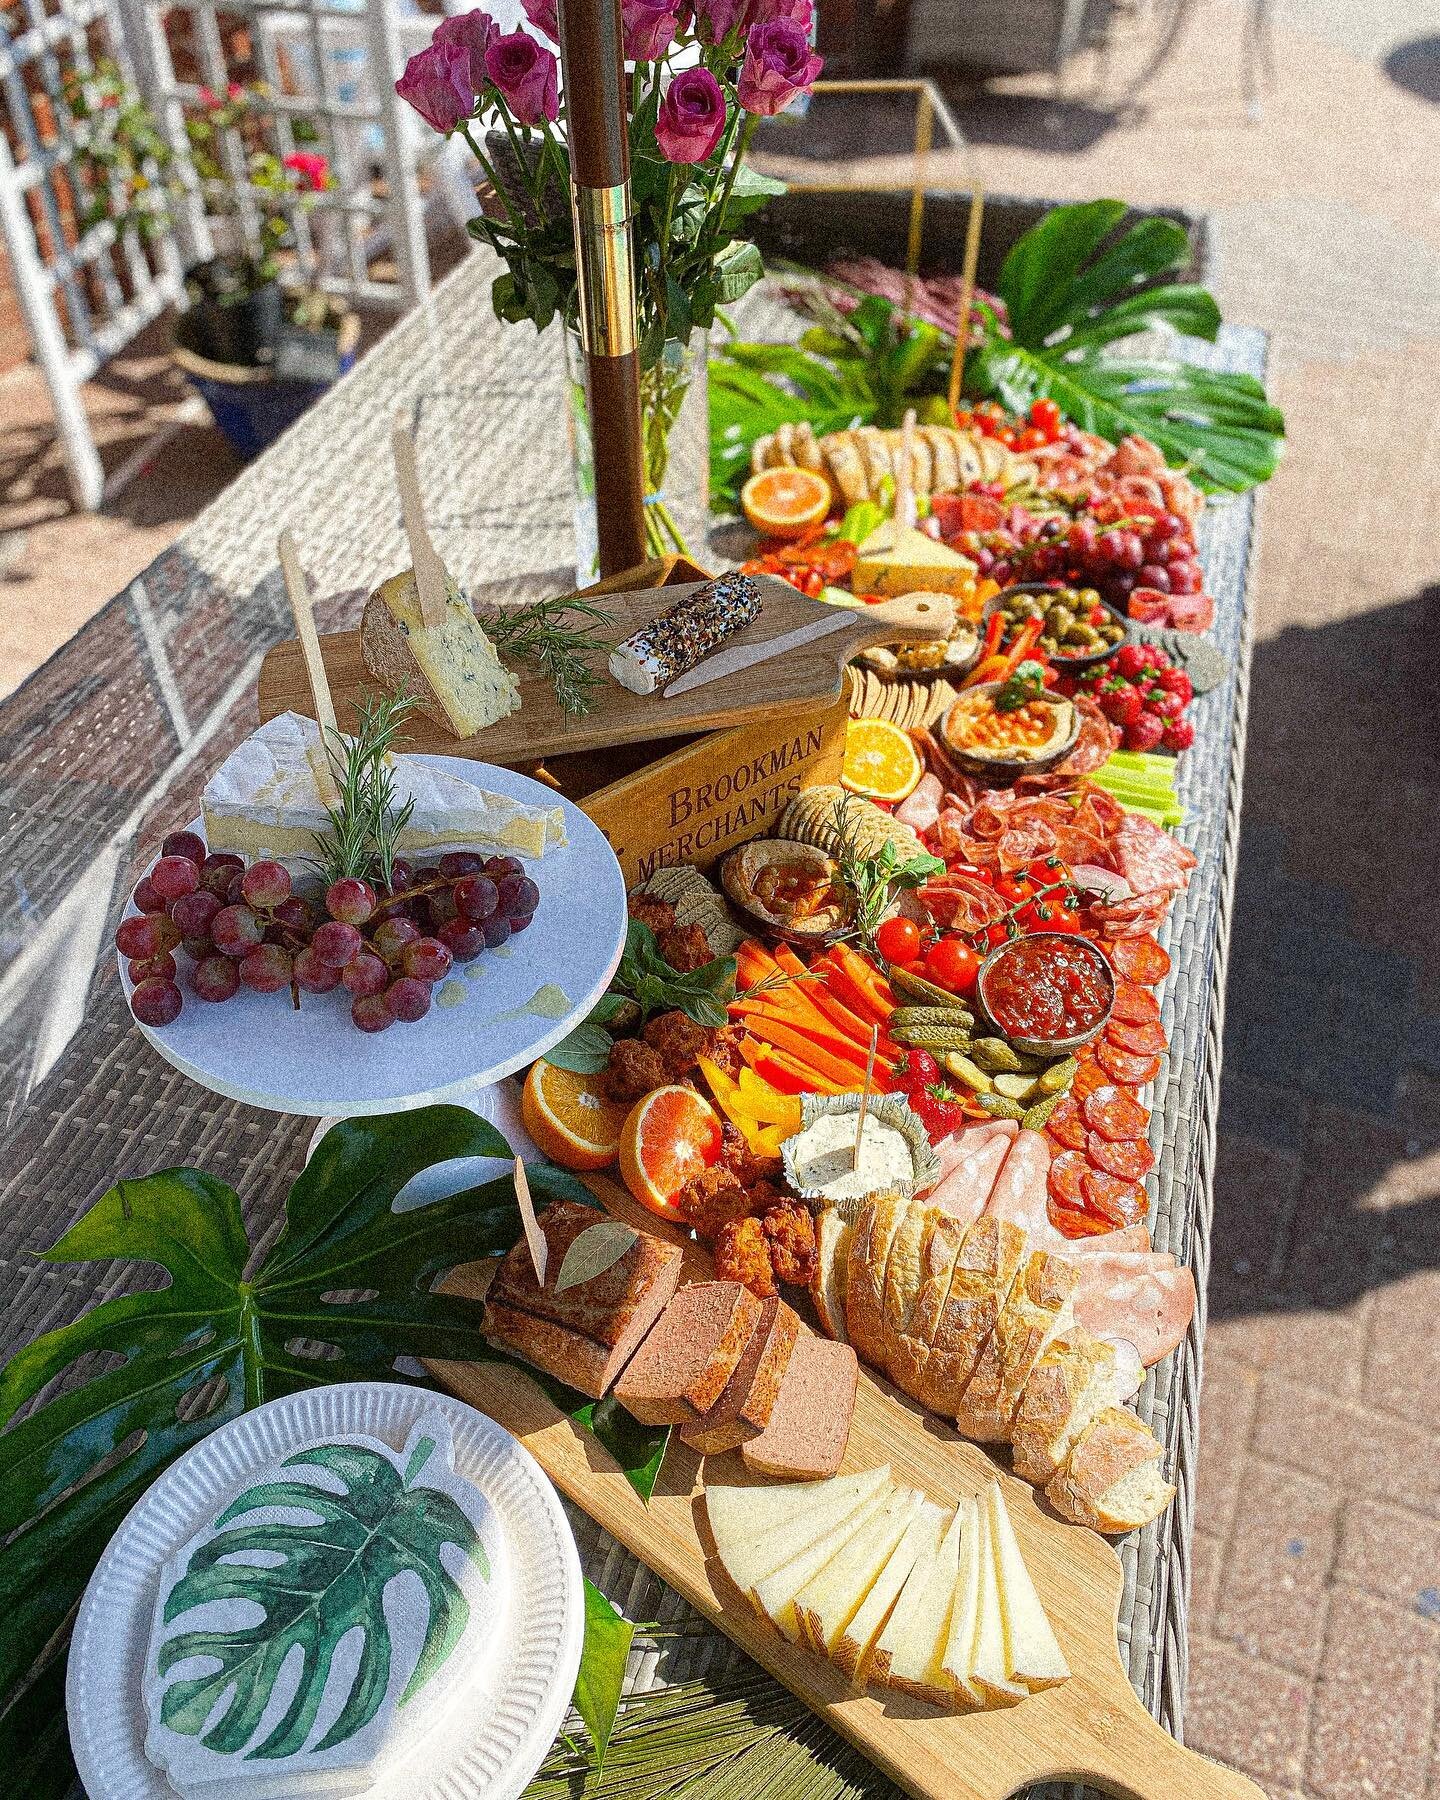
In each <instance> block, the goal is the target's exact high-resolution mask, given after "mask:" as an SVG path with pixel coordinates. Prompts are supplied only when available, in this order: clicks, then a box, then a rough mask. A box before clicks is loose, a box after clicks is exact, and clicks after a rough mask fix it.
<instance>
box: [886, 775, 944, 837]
mask: <svg viewBox="0 0 1440 1800" xmlns="http://www.w3.org/2000/svg"><path fill="white" fill-rule="evenodd" d="M944 798H945V788H944V785H943V783H942V782H941V780H940V777H939V776H938V775H928V774H927V775H922V776H921V777H920V780H919V782H918V784H917V785H916V786H915V787H914V788H912V789H911V791H910V792H909V794H908V795H907V796H906V797H905V799H903V800H902V801H901V802H900V804H899V805H898V806H897V807H896V808H895V817H896V818H897V819H898V820H899V821H900V823H901V824H902V825H908V826H909V827H910V829H911V830H912V831H915V832H918V833H919V834H920V836H921V837H924V835H925V833H926V832H927V831H929V829H930V828H931V826H932V825H934V823H935V821H936V820H937V819H938V818H939V817H940V802H941V801H942V800H943V799H944Z"/></svg>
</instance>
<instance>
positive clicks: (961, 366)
mask: <svg viewBox="0 0 1440 1800" xmlns="http://www.w3.org/2000/svg"><path fill="white" fill-rule="evenodd" d="M984 218H985V190H984V188H983V187H981V185H980V183H979V182H978V181H977V182H976V183H975V191H974V192H973V193H972V194H971V196H970V218H969V220H968V222H967V224H966V227H965V263H964V267H963V268H962V270H961V273H960V310H959V313H958V314H957V316H956V320H955V354H954V356H952V357H951V359H950V391H949V401H950V417H951V418H952V419H953V418H954V417H955V415H956V413H957V412H959V410H960V390H961V388H962V386H963V385H964V381H965V352H966V350H967V349H969V347H970V308H971V306H972V305H973V304H974V302H975V270H976V268H977V267H978V266H979V262H980V226H981V224H982V223H983V221H984Z"/></svg>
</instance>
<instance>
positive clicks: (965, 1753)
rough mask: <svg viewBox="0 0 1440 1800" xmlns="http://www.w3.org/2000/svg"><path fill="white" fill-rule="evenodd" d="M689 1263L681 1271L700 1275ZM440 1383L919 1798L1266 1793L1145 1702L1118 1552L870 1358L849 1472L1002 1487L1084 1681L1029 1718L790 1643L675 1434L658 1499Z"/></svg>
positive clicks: (614, 1195) (551, 1437)
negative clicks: (729, 1569)
mask: <svg viewBox="0 0 1440 1800" xmlns="http://www.w3.org/2000/svg"><path fill="white" fill-rule="evenodd" d="M592 1185H593V1186H594V1188H595V1191H596V1193H597V1194H598V1195H599V1196H600V1197H601V1198H602V1199H603V1201H604V1202H605V1205H606V1206H607V1207H608V1208H609V1209H610V1210H611V1211H612V1212H614V1213H615V1214H616V1215H617V1216H619V1217H622V1218H625V1219H627V1220H628V1221H629V1222H630V1223H631V1224H634V1225H637V1226H640V1227H642V1228H643V1229H646V1230H649V1231H656V1230H657V1229H658V1230H661V1231H663V1230H664V1229H665V1228H664V1227H663V1226H659V1225H657V1221H656V1219H655V1218H654V1216H653V1215H651V1214H649V1213H646V1212H644V1211H642V1210H641V1208H640V1207H639V1206H638V1205H637V1204H636V1202H634V1201H633V1200H631V1199H630V1197H629V1196H628V1195H627V1194H625V1193H624V1192H623V1191H622V1190H621V1189H619V1188H617V1187H616V1186H615V1185H614V1184H613V1183H612V1182H610V1181H608V1180H604V1179H603V1178H602V1179H597V1180H595V1181H594V1182H593V1183H592ZM703 1254H704V1253H703V1252H700V1251H698V1250H697V1249H696V1248H695V1247H694V1246H691V1247H690V1248H689V1249H688V1251H687V1258H688V1260H689V1261H690V1262H691V1263H692V1264H693V1265H695V1266H693V1268H690V1269H687V1276H689V1275H691V1274H693V1275H694V1276H696V1277H699V1278H702V1279H703V1277H704V1273H705V1271H704V1270H703V1269H702V1268H701V1267H700V1266H699V1263H698V1259H701V1258H703ZM487 1274H488V1270H485V1269H483V1266H480V1265H471V1267H470V1268H469V1269H460V1270H457V1271H456V1272H455V1274H454V1275H453V1276H452V1277H451V1278H450V1280H449V1281H448V1282H447V1283H446V1286H447V1288H448V1289H450V1290H451V1291H454V1292H459V1293H477V1294H478V1293H479V1292H481V1291H483V1288H484V1285H485V1278H486V1275H487ZM431 1367H432V1368H433V1370H434V1372H435V1374H436V1375H437V1376H438V1378H439V1379H440V1380H441V1381H442V1382H443V1384H444V1385H445V1386H446V1387H447V1388H449V1389H450V1390H451V1392H452V1393H455V1394H458V1395H459V1396H460V1398H461V1399H463V1400H468V1401H469V1402H470V1403H471V1404H472V1405H473V1406H476V1407H478V1408H479V1409H480V1411H481V1412H484V1413H487V1414H489V1416H490V1417H491V1418H493V1419H497V1420H499V1422H500V1423H501V1424H502V1425H504V1426H506V1427H507V1428H508V1429H509V1430H510V1431H512V1432H514V1434H515V1435H516V1437H518V1438H519V1439H520V1441H521V1442H522V1443H523V1444H524V1445H525V1447H526V1448H527V1449H528V1450H529V1451H530V1452H531V1453H532V1454H533V1455H534V1457H535V1458H536V1460H537V1461H538V1462H539V1463H540V1465H541V1467H542V1468H543V1469H544V1470H545V1472H546V1473H547V1474H548V1475H549V1476H550V1478H551V1480H552V1481H553V1482H554V1483H555V1485H556V1486H557V1487H558V1488H559V1489H560V1490H561V1492H562V1493H565V1494H568V1495H569V1497H570V1498H571V1499H572V1500H574V1501H575V1502H576V1503H577V1504H578V1505H579V1506H581V1507H583V1508H584V1509H585V1511H586V1512H587V1513H589V1514H590V1516H591V1517H592V1518H593V1519H595V1520H596V1521H597V1522H598V1523H599V1524H600V1525H602V1526H603V1527H604V1528H605V1530H607V1531H608V1532H609V1533H610V1534H611V1535H612V1536H613V1537H616V1538H618V1539H619V1540H620V1542H621V1543H622V1544H624V1545H625V1546H626V1548H627V1549H628V1550H630V1551H631V1552H633V1554H634V1555H636V1556H638V1557H639V1558H640V1560H641V1561H642V1562H643V1563H645V1564H647V1565H648V1566H649V1567H650V1568H651V1569H653V1570H654V1571H655V1573H656V1574H657V1575H659V1576H660V1577H661V1578H662V1579H663V1580H664V1581H666V1582H668V1583H669V1585H670V1586H671V1587H673V1588H675V1589H676V1590H677V1591H678V1592H679V1593H681V1594H683V1595H684V1596H685V1598H686V1599H687V1600H688V1601H689V1602H690V1604H691V1605H692V1606H694V1607H695V1608H696V1609H697V1611H699V1612H701V1613H703V1614H704V1615H705V1617H706V1618H708V1619H709V1620H710V1621H711V1622H712V1624H714V1625H716V1626H718V1627H719V1628H720V1629H721V1630H722V1631H724V1632H726V1633H727V1634H728V1635H729V1636H730V1637H732V1638H733V1639H734V1640H735V1642H736V1643H737V1644H739V1645H740V1646H741V1648H742V1649H744V1650H745V1651H747V1652H748V1654H749V1655H751V1656H752V1657H754V1659H755V1661H756V1662H758V1663H760V1664H761V1665H762V1667H764V1668H765V1669H767V1670H769V1672H770V1673H771V1674H772V1675H773V1676H774V1677H775V1678H776V1679H777V1680H778V1681H781V1682H783V1683H784V1684H785V1686H786V1687H788V1688H789V1689H790V1690H791V1692H792V1693H795V1694H797V1695H798V1696H799V1697H800V1698H801V1699H802V1700H804V1701H805V1702H806V1704H807V1705H809V1706H811V1707H813V1708H814V1710H815V1711H816V1712H817V1713H818V1714H820V1716H821V1717H822V1718H824V1719H825V1720H826V1722H827V1723H828V1724H830V1725H832V1726H833V1727H834V1728H835V1730H837V1731H838V1732H840V1733H841V1734H842V1735H843V1736H844V1737H846V1738H848V1739H849V1740H850V1741H851V1742H852V1743H853V1744H855V1745H856V1747H857V1748H858V1749H860V1750H861V1751H863V1752H864V1754H865V1755H866V1756H867V1757H869V1758H870V1760H871V1761H872V1762H873V1763H875V1764H876V1766H877V1767H878V1768H880V1769H882V1770H883V1771H884V1772H885V1774H886V1775H888V1776H889V1777H890V1779H891V1780H892V1781H895V1782H897V1783H898V1784H899V1785H900V1786H901V1787H902V1788H904V1789H906V1790H907V1792H909V1793H911V1794H914V1795H916V1796H917V1800H1007V1797H1008V1796H1010V1795H1012V1794H1015V1793H1017V1792H1019V1791H1020V1790H1021V1789H1022V1788H1024V1787H1026V1786H1028V1785H1029V1784H1030V1783H1032V1782H1039V1781H1050V1780H1062V1781H1063V1780H1083V1781H1085V1782H1087V1783H1089V1784H1091V1785H1092V1786H1094V1787H1096V1788H1099V1789H1100V1790H1101V1791H1103V1792H1106V1793H1110V1794H1113V1795H1115V1796H1117V1800H1264V1797H1263V1795H1262V1794H1261V1791H1260V1789H1259V1788H1258V1787H1256V1785H1255V1784H1254V1782H1252V1781H1250V1780H1248V1779H1247V1778H1246V1777H1245V1776H1243V1775H1239V1774H1236V1773H1235V1772H1234V1771H1233V1770H1230V1769H1226V1768H1223V1767H1221V1765H1220V1764H1218V1763H1213V1762H1210V1761H1208V1760H1207V1759H1206V1758H1205V1757H1203V1756H1200V1755H1198V1754H1197V1753H1196V1752H1194V1751H1193V1750H1186V1749H1184V1748H1182V1747H1181V1745H1179V1744H1177V1743H1176V1742H1175V1740H1174V1738H1172V1737H1171V1736H1170V1735H1169V1733H1168V1732H1166V1731H1165V1730H1164V1729H1163V1728H1162V1727H1161V1726H1160V1725H1158V1724H1157V1723H1156V1721H1155V1720H1154V1719H1153V1718H1152V1717H1151V1716H1150V1714H1149V1713H1148V1712H1147V1711H1146V1710H1145V1708H1144V1707H1143V1706H1142V1705H1141V1703H1140V1700H1139V1698H1138V1696H1137V1695H1136V1693H1135V1690H1134V1688H1132V1687H1131V1685H1130V1681H1129V1678H1128V1677H1127V1676H1126V1673H1125V1670H1124V1668H1123V1666H1122V1664H1121V1661H1120V1652H1119V1648H1118V1645H1117V1639H1116V1623H1117V1619H1118V1616H1119V1609H1120V1600H1121V1591H1122V1587H1123V1575H1122V1572H1121V1568H1120V1559H1119V1557H1118V1556H1116V1554H1115V1552H1114V1551H1113V1550H1112V1549H1111V1548H1110V1546H1109V1545H1108V1544H1107V1543H1106V1542H1105V1541H1104V1539H1103V1538H1101V1537H1099V1536H1097V1535H1096V1534H1095V1533H1094V1532H1092V1531H1086V1530H1084V1529H1083V1528H1081V1527H1079V1526H1076V1525H1070V1524H1066V1523H1065V1522H1063V1521H1062V1520H1060V1519H1058V1518H1056V1517H1055V1516H1054V1515H1053V1514H1052V1513H1050V1512H1049V1511H1048V1509H1047V1508H1046V1506H1045V1504H1044V1502H1043V1500H1042V1499H1040V1498H1039V1497H1038V1496H1037V1494H1036V1492H1035V1490H1034V1489H1033V1488H1031V1487H1030V1486H1029V1485H1028V1484H1027V1483H1025V1482H1022V1481H1018V1480H1016V1479H1015V1478H1014V1477H1013V1476H1011V1475H1009V1474H1008V1473H1007V1472H1006V1471H1005V1470H1004V1469H1003V1468H1002V1467H1001V1466H1000V1465H999V1464H997V1463H996V1462H993V1461H992V1460H991V1459H990V1457H989V1456H987V1455H986V1453H985V1452H984V1451H983V1450H981V1449H980V1448H979V1447H978V1446H976V1445H974V1444H967V1443H965V1442H964V1441H962V1440H961V1439H960V1438H959V1437H957V1436H956V1434H955V1433H954V1432H953V1431H951V1430H949V1429H947V1427H946V1426H945V1425H944V1424H943V1423H942V1422H941V1421H939V1420H938V1419H936V1418H935V1417H934V1416H933V1415H929V1414H926V1413H925V1412H923V1411H922V1409H921V1408H920V1407H918V1406H917V1405H916V1404H915V1403H914V1402H913V1401H910V1400H907V1399H906V1398H905V1397H904V1396H902V1395H901V1394H900V1393H899V1392H898V1391H897V1390H896V1389H894V1388H892V1387H891V1386H890V1385H889V1383H888V1382H885V1381H883V1380H881V1379H880V1378H878V1377H877V1376H875V1375H874V1374H873V1373H872V1372H871V1371H870V1370H868V1369H866V1368H865V1367H864V1366H863V1365H862V1367H861V1374H860V1391H859V1394H858V1397H857V1399H856V1405H855V1419H854V1423H853V1425H852V1427H851V1431H850V1443H849V1448H848V1450H847V1452H846V1457H845V1469H846V1471H847V1472H850V1471H854V1470H860V1469H870V1468H874V1467H876V1466H877V1465H878V1464H880V1463H886V1462H888V1463H889V1465H890V1470H891V1473H892V1475H893V1476H894V1477H895V1479H896V1480H897V1481H901V1482H906V1483H908V1484H910V1485H911V1486H914V1487H918V1488H921V1489H923V1490H924V1492H925V1493H926V1494H928V1495H929V1497H930V1498H931V1499H932V1500H934V1501H936V1502H938V1503H940V1504H942V1505H947V1506H953V1504H954V1502H955V1500H956V1499H957V1498H958V1497H959V1496H961V1495H964V1494H969V1495H978V1494H980V1493H982V1492H983V1491H984V1488H985V1485H986V1484H987V1483H988V1482H989V1481H990V1480H991V1478H992V1477H995V1476H998V1477H999V1479H1000V1482H1001V1485H1002V1487H1003V1489H1004V1492H1005V1501H1006V1504H1007V1506H1008V1507H1009V1510H1010V1516H1011V1519H1012V1520H1013V1521H1014V1525H1015V1532H1016V1535H1017V1537H1018V1538H1019V1540H1020V1543H1021V1547H1022V1548H1023V1550H1024V1553H1025V1560H1026V1563H1027V1564H1028V1566H1029V1568H1030V1572H1031V1574H1032V1576H1033V1577H1034V1580H1035V1585H1036V1587H1037V1588H1038V1589H1039V1592H1040V1597H1041V1599H1042V1600H1043V1602H1044V1604H1045V1609H1046V1611H1047V1613H1048V1614H1049V1616H1050V1621H1051V1624H1052V1625H1053V1626H1054V1628H1055V1632H1056V1635H1057V1636H1058V1637H1059V1639H1060V1644H1061V1647H1062V1649H1063V1650H1064V1652H1065V1656H1066V1659H1067V1661H1068V1662H1069V1664H1070V1668H1071V1671H1072V1674H1071V1678H1070V1680H1069V1681H1066V1682H1063V1683H1062V1684H1061V1685H1060V1686H1059V1687H1057V1688H1051V1689H1049V1690H1048V1691H1046V1692H1044V1693H1041V1694H1036V1695H1034V1696H1032V1697H1031V1698H1030V1699H1028V1700H1026V1701H1024V1702H1023V1703H1022V1704H1021V1705H1019V1706H1018V1707H1011V1708H1009V1709H1007V1710H1000V1711H995V1712H986V1713H971V1714H969V1715H968V1716H965V1717H958V1718H957V1717H949V1716H947V1715H945V1714H942V1713H940V1712H939V1711H937V1709H936V1708H934V1707H932V1706H928V1705H926V1704H924V1703H923V1702H921V1701H917V1700H912V1699H911V1698H909V1697H908V1696H906V1695H903V1694H892V1693H886V1692H884V1691H883V1690H881V1689H878V1688H872V1689H869V1690H867V1691H866V1692H865V1693H858V1692H856V1690H855V1689H853V1688H852V1687H851V1686H850V1685H849V1683H848V1682H847V1681H846V1680H845V1678H844V1676H843V1675H841V1674H840V1672H839V1671H838V1670H837V1669H836V1668H835V1667H834V1666H833V1665H832V1664H830V1663H828V1662H826V1661H825V1660H824V1659H823V1658H821V1657H818V1656H815V1655H813V1654H811V1653H810V1652H808V1651H806V1650H802V1649H801V1648H799V1647H798V1646H796V1645H794V1644H790V1643H787V1642H786V1641H785V1639H783V1638H782V1637H781V1636H780V1634H779V1633H778V1632H777V1631H776V1630H775V1629H774V1628H773V1627H772V1626H771V1625H769V1624H768V1623H767V1622H766V1621H764V1620H762V1619H761V1618H760V1616H759V1615H758V1614H757V1613H756V1612H755V1610H754V1608H753V1607H752V1606H751V1604H750V1602H749V1601H748V1600H747V1599H745V1598H744V1597H743V1596H742V1595H741V1594H740V1592H739V1590H738V1589H737V1588H735V1587H734V1585H733V1584H732V1583H731V1581H730V1580H729V1577H728V1576H727V1575H726V1574H725V1573H724V1570H723V1569H722V1568H721V1566H720V1564H719V1561H718V1559H717V1558H716V1556H715V1553H714V1544H713V1541H712V1539H711V1537H710V1532H709V1527H708V1525H707V1523H706V1519H705V1503H704V1499H703V1489H702V1484H701V1481H700V1472H701V1467H702V1459H701V1458H700V1457H699V1456H697V1454H696V1453H695V1452H694V1451H693V1450H690V1449H689V1448H687V1447H686V1446H685V1445H684V1444H682V1443H681V1442H680V1437H679V1433H678V1432H677V1433H675V1434H674V1436H673V1437H672V1439H671V1444H670V1449H669V1452H668V1454H667V1455H666V1459H665V1463H664V1466H663V1468H662V1469H661V1471H660V1480H659V1483H658V1484H657V1487H656V1490H655V1493H654V1495H653V1497H652V1498H651V1501H650V1504H649V1505H648V1506H647V1505H645V1503H644V1502H643V1501H642V1500H641V1499H640V1498H639V1496H638V1495H637V1494H636V1492H635V1490H634V1489H633V1488H632V1487H631V1486H630V1484H629V1482H628V1481H627V1480H626V1479H625V1477H624V1475H623V1474H622V1473H621V1472H620V1470H619V1468H618V1467H617V1466H616V1465H615V1464H614V1463H613V1462H611V1460H610V1459H609V1457H608V1456H607V1455H606V1453H605V1452H604V1451H603V1450H602V1449H601V1448H600V1447H599V1446H598V1445H597V1443H596V1442H595V1440H594V1439H593V1438H592V1437H590V1436H589V1435H588V1434H582V1433H581V1432H580V1431H579V1430H578V1429H577V1428H576V1427H575V1426H574V1425H573V1424H572V1423H571V1421H570V1420H569V1419H567V1418H566V1417H565V1416H564V1415H563V1414H561V1413H559V1412H557V1410H556V1409H555V1407H554V1406H553V1405H552V1404H551V1402H550V1401H549V1400H548V1399H547V1398H546V1397H545V1395H544V1394H543V1393H542V1392H541V1391H540V1389H539V1388H538V1387H536V1386H535V1384H534V1383H533V1382H532V1381H530V1380H528V1379H527V1378H526V1376H525V1375H523V1374H522V1373H521V1372H520V1371H519V1370H518V1369H514V1368H509V1367H506V1366H504V1365H503V1364H498V1363H458V1362H437V1363H433V1364H432V1365H431ZM704 1468H705V1473H706V1475H707V1476H711V1477H713V1478H714V1479H716V1480H721V1481H735V1480H742V1481H743V1480H752V1479H755V1478H754V1477H751V1476H749V1475H748V1474H747V1473H746V1472H745V1470H744V1465H743V1464H742V1462H741V1460H740V1457H739V1456H738V1454H736V1453H733V1452H732V1453H731V1454H730V1455H728V1456H723V1457H711V1458H708V1459H704Z"/></svg>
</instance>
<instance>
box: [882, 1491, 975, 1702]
mask: <svg viewBox="0 0 1440 1800" xmlns="http://www.w3.org/2000/svg"><path fill="white" fill-rule="evenodd" d="M962 1524H963V1520H962V1515H961V1513H960V1511H959V1510H958V1509H957V1510H956V1513H955V1515H954V1517H953V1518H952V1519H951V1520H950V1523H949V1526H948V1528H947V1529H946V1532H945V1535H944V1537H943V1538H941V1540H940V1542H939V1544H938V1545H937V1547H936V1549H935V1550H934V1552H933V1553H932V1554H931V1555H930V1556H928V1557H926V1558H923V1559H922V1560H921V1561H919V1562H917V1563H916V1565H915V1567H914V1568H913V1569H912V1570H911V1571H910V1575H909V1579H908V1580H907V1581H906V1583H905V1586H904V1588H903V1589H902V1590H901V1593H900V1598H899V1600H898V1602H897V1603H896V1606H895V1610H894V1612H892V1613H891V1615H890V1620H889V1623H888V1624H887V1625H886V1627H885V1629H884V1630H883V1631H882V1632H881V1633H880V1636H879V1638H878V1640H877V1641H876V1644H875V1649H874V1653H873V1654H872V1656H871V1658H870V1663H869V1667H868V1674H867V1678H868V1679H869V1680H871V1681H875V1682H878V1683H879V1685H880V1686H881V1687H889V1688H898V1689H899V1690H900V1692H901V1693H905V1694H913V1695H914V1696H915V1698H916V1699H917V1700H929V1701H931V1702H933V1703H934V1704H935V1705H936V1706H946V1705H949V1704H950V1702H951V1701H952V1699H953V1696H954V1689H953V1688H952V1687H951V1686H950V1684H949V1682H948V1681H947V1680H946V1679H945V1673H944V1670H943V1668H942V1667H941V1665H942V1663H943V1661H944V1657H945V1650H946V1646H947V1644H948V1643H949V1636H950V1609H951V1606H952V1604H953V1602H954V1597H955V1578H956V1576H957V1574H958V1573H959V1569H960V1533H961V1529H962Z"/></svg>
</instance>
